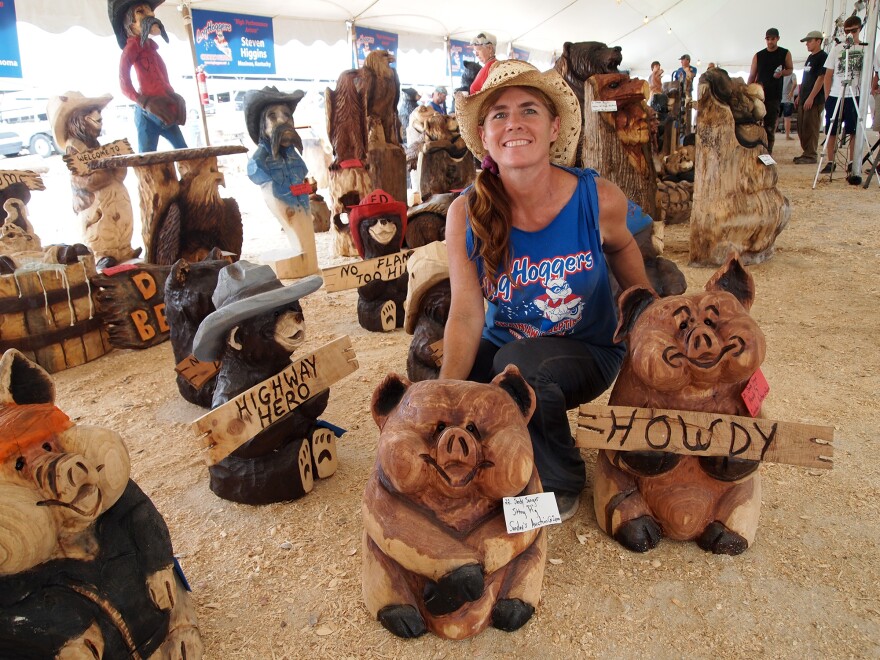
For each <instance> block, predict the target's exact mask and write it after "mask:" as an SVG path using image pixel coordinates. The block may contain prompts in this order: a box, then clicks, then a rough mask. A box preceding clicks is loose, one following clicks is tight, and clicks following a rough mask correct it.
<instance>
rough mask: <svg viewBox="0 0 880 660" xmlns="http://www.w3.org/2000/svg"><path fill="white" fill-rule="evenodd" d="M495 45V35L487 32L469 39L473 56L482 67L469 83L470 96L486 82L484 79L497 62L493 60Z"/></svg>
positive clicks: (496, 42)
mask: <svg viewBox="0 0 880 660" xmlns="http://www.w3.org/2000/svg"><path fill="white" fill-rule="evenodd" d="M497 45H498V41H497V39H495V35H494V34H491V33H489V32H480V33H479V34H478V35H477V36H475V37H474V38H473V39H471V46H472V47H473V49H474V55H475V56H476V58H477V61H478V62H479V63H480V64H481V65H482V67H483V68H482V69H480V72H479V73H478V74H477V77H476V78H475V79H474V82H472V83H471V87H470V90H469V91H470V93H471V94H475V93H477V92H479V91H480V89H482V87H483V84H484V83H485V82H486V77H487V76H488V75H489V72H490V71H491V70H492V67H493V66H495V63H496V62H497V61H498V60H496V59H495V47H496V46H497Z"/></svg>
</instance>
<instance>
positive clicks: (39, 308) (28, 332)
mask: <svg viewBox="0 0 880 660" xmlns="http://www.w3.org/2000/svg"><path fill="white" fill-rule="evenodd" d="M94 274H95V261H94V258H93V257H91V256H88V257H80V261H79V263H75V264H67V265H62V264H39V265H38V267H35V268H19V269H18V270H16V271H15V273H13V274H11V275H2V276H0V353H2V352H3V351H6V350H7V349H10V348H15V349H18V350H19V351H21V352H22V353H24V354H25V355H26V356H27V357H28V358H29V359H31V360H33V361H34V362H36V363H37V364H39V365H40V366H41V367H43V368H44V369H45V370H46V371H48V372H49V373H55V372H56V371H61V370H63V369H68V368H70V367H75V366H77V365H80V364H84V363H86V362H88V361H90V360H94V359H95V358H99V357H101V356H102V355H104V353H106V352H107V351H108V350H110V343H109V341H108V339H107V336H106V331H105V330H104V328H103V322H102V320H101V318H100V316H99V315H98V310H97V308H96V307H95V304H94V300H93V298H92V295H93V293H94V289H93V287H92V286H91V284H90V283H89V278H90V277H91V276H93V275H94Z"/></svg>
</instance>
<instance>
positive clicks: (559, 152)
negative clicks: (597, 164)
mask: <svg viewBox="0 0 880 660" xmlns="http://www.w3.org/2000/svg"><path fill="white" fill-rule="evenodd" d="M503 87H534V88H535V89H539V90H541V91H542V92H544V94H546V95H547V98H549V99H550V101H552V103H553V105H554V106H555V107H556V113H557V114H558V115H559V119H560V124H559V137H558V138H556V141H555V142H553V143H552V144H551V145H550V160H551V162H553V163H555V164H557V165H569V166H570V165H572V164H573V163H574V159H575V155H576V154H577V146H578V137H579V136H580V132H581V107H580V104H579V103H578V100H577V96H575V94H574V92H573V91H571V87H569V86H568V83H566V82H565V79H563V77H562V76H561V75H559V73H558V72H556V71H555V70H553V69H551V70H550V71H547V72H546V73H541V72H540V71H538V69H536V68H535V67H534V66H532V65H531V64H529V63H528V62H521V61H520V60H502V61H500V62H498V63H497V64H495V66H493V67H492V70H491V71H490V72H489V77H488V78H486V82H485V84H484V85H483V88H482V89H481V90H480V91H479V92H476V93H475V94H471V95H467V94H464V93H462V92H457V93H456V94H455V117H456V119H458V127H459V129H460V130H461V137H462V138H463V139H464V142H465V144H466V145H467V148H468V149H470V152H471V153H472V154H473V155H474V156H476V157H477V158H478V159H479V160H482V159H483V157H484V156H485V155H486V150H485V149H484V148H483V142H482V140H480V131H479V125H480V113H481V110H482V107H483V102H484V101H485V100H486V99H487V98H488V97H489V95H490V94H491V93H492V92H493V91H495V90H497V89H501V88H503Z"/></svg>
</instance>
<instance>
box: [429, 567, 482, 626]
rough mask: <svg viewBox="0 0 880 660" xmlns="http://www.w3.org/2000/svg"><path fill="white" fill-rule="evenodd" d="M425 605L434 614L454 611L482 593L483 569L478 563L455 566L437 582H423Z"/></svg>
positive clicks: (438, 614) (439, 614)
mask: <svg viewBox="0 0 880 660" xmlns="http://www.w3.org/2000/svg"><path fill="white" fill-rule="evenodd" d="M422 595H423V597H424V599H425V607H426V608H427V609H428V611H429V612H430V613H431V614H433V615H434V616H442V615H444V614H449V613H450V612H454V611H455V610H457V609H458V608H459V607H461V606H462V605H464V604H465V603H467V602H471V601H474V600H477V599H478V598H479V597H480V596H482V595H483V569H482V568H481V567H480V565H479V564H468V565H467V566H461V567H459V568H456V569H455V570H454V571H451V572H449V573H447V574H446V575H444V576H443V577H442V578H440V579H439V580H438V581H437V582H428V583H427V584H425V590H424V593H423V594H422Z"/></svg>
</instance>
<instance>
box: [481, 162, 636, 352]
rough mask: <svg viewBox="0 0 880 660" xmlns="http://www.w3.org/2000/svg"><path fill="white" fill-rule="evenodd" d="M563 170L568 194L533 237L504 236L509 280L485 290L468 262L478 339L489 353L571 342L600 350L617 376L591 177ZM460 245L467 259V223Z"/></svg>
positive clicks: (612, 310) (515, 232)
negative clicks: (479, 323)
mask: <svg viewBox="0 0 880 660" xmlns="http://www.w3.org/2000/svg"><path fill="white" fill-rule="evenodd" d="M563 169H565V170H566V171H568V172H571V173H572V174H574V175H575V176H577V177H578V185H577V187H576V188H575V191H574V194H573V195H572V196H571V199H569V200H568V202H567V203H566V205H565V206H564V207H563V209H562V210H561V211H560V212H559V215H557V216H556V217H555V218H554V219H553V220H552V221H551V222H550V224H548V225H547V226H546V227H544V228H543V229H541V230H540V231H536V232H527V231H523V230H521V229H517V228H515V227H514V228H511V231H510V246H511V257H512V259H511V267H510V274H509V275H502V276H501V278H499V281H498V283H497V285H492V284H491V283H490V282H489V279H488V278H487V277H486V275H485V270H484V265H483V260H482V259H481V258H479V257H476V256H474V257H472V260H473V261H474V263H475V264H476V267H477V274H478V276H479V278H480V282H481V285H482V288H483V295H484V297H485V298H486V300H487V301H488V309H487V310H486V325H485V327H484V328H483V337H484V338H485V339H488V340H489V341H491V342H492V343H493V344H495V345H496V346H501V345H503V344H505V343H507V342H509V341H512V340H514V339H522V338H526V337H543V336H565V337H571V338H574V339H579V340H582V341H585V342H587V343H589V344H591V345H593V346H596V347H604V348H607V349H608V355H607V357H608V358H609V359H610V360H611V361H612V362H613V363H614V364H607V365H606V366H608V367H610V368H614V369H616V368H617V367H618V366H619V364H620V361H621V360H622V358H623V354H624V352H625V349H624V347H623V345H616V344H615V343H614V341H613V336H614V330H615V328H616V327H617V310H616V305H615V303H614V299H613V296H612V295H611V286H610V285H609V282H608V267H607V265H606V263H605V257H604V255H603V254H602V239H601V236H600V234H599V202H598V194H597V192H596V177H597V176H598V174H597V173H596V172H595V171H593V170H590V169H584V170H577V169H569V168H563ZM466 245H467V251H468V254H471V255H472V254H474V235H473V229H472V228H471V224H470V218H469V217H468V219H467V229H466Z"/></svg>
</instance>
